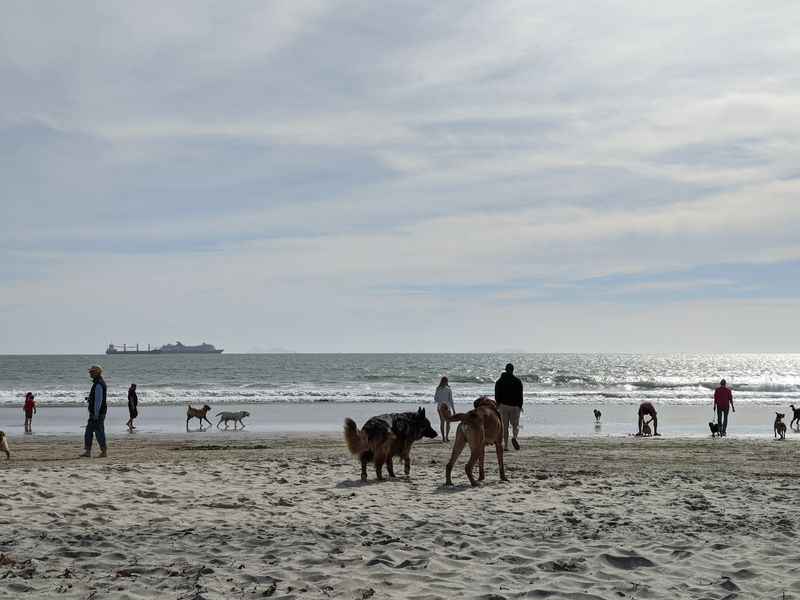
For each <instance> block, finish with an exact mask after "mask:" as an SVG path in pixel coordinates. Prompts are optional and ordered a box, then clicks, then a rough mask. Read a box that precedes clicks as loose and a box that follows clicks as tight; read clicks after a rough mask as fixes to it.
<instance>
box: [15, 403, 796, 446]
mask: <svg viewBox="0 0 800 600" xmlns="http://www.w3.org/2000/svg"><path fill="white" fill-rule="evenodd" d="M418 406H422V407H423V408H425V409H426V413H427V416H428V418H429V420H430V421H431V425H432V426H433V428H434V429H435V430H436V431H437V432H438V430H439V419H438V416H437V415H436V411H435V408H434V407H433V405H432V404H430V403H428V404H409V403H393V402H376V403H361V402H353V403H334V402H324V403H314V404H311V403H309V404H299V403H283V404H224V405H217V406H216V407H214V406H212V410H211V411H210V412H209V419H210V420H211V422H212V423H213V425H212V427H211V430H210V431H204V432H199V431H198V421H197V420H196V419H195V420H193V421H192V422H191V423H190V430H191V432H193V433H194V434H195V435H198V436H199V435H203V436H205V437H209V438H211V437H215V436H221V435H226V434H224V432H223V431H221V430H218V429H217V427H216V423H217V421H218V418H217V417H215V416H214V415H216V414H217V413H218V412H220V411H223V410H224V411H240V410H245V411H248V412H250V413H251V415H250V417H246V418H245V419H244V422H245V429H244V431H243V432H233V431H232V430H229V432H228V433H229V434H231V435H247V436H250V435H272V434H281V433H295V434H307V435H317V434H323V433H324V434H337V435H338V434H340V432H341V430H342V424H343V422H344V419H345V417H350V418H352V419H354V420H355V421H356V423H358V424H359V426H360V425H362V424H363V423H364V422H365V421H366V420H367V419H368V418H370V417H372V416H374V415H379V414H384V413H390V412H407V411H414V410H416V409H417V407H418ZM736 406H737V411H736V412H735V413H731V414H730V417H729V426H728V434H729V437H730V438H761V439H768V438H769V439H771V438H772V436H773V422H774V419H775V412H776V409H779V410H781V411H783V412H784V413H785V414H786V418H785V419H784V422H785V423H786V425H787V440H791V439H795V438H796V439H800V433H798V432H796V431H793V430H789V429H788V425H789V423H790V421H791V417H792V413H791V410H790V409H789V407H788V406H786V407H779V406H773V405H752V404H737V405H736ZM471 407H472V406H471V404H468V403H461V402H456V410H457V411H459V412H465V411H467V410H469V409H470V408H471ZM595 407H597V408H599V409H600V410H601V411H602V413H603V416H602V419H601V424H600V425H599V427H597V426H596V424H595V420H594V416H593V414H592V409H593V408H595ZM656 408H657V410H658V413H659V432H660V433H661V434H662V436H665V437H670V438H691V439H695V438H706V437H708V438H710V436H711V432H710V430H709V429H708V425H707V423H708V422H709V421H712V420H716V417H715V415H714V413H713V412H712V410H711V403H710V402H709V403H708V404H707V405H705V406H701V405H670V404H663V405H662V404H656ZM636 409H637V407H636V406H632V405H619V404H600V403H595V404H587V405H578V404H559V405H556V404H526V405H525V411H524V412H523V413H522V415H521V419H520V426H521V430H520V437H522V438H528V437H554V438H564V439H572V438H604V437H611V438H624V437H628V436H629V435H631V434H633V433H635V431H636V419H637V416H636ZM139 414H140V417H139V418H138V419H137V420H136V427H137V429H136V432H135V433H133V434H130V433H128V431H127V428H126V427H125V422H126V421H127V419H128V411H127V408H124V407H116V406H110V407H109V412H108V416H107V417H106V432H107V434H108V435H110V436H111V437H112V438H118V437H127V436H130V435H133V436H143V435H150V434H163V435H173V436H179V435H186V405H160V406H152V405H141V404H140V406H139ZM86 418H87V413H86V408H85V406H70V407H65V406H40V407H39V411H38V412H37V414H36V415H35V416H34V418H33V431H34V433H33V436H34V437H35V436H37V435H56V436H58V435H63V436H69V435H79V434H82V432H83V428H84V426H85V425H86ZM22 426H23V414H22V409H21V407H7V406H6V407H0V430H3V431H5V433H6V434H7V435H8V436H9V438H10V439H12V440H15V439H18V438H21V437H29V436H26V435H25V434H24V433H23V427H22ZM205 427H206V428H208V424H205Z"/></svg>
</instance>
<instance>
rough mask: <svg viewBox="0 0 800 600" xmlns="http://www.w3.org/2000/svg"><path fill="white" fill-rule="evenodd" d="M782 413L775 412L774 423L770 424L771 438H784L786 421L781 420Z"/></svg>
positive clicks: (783, 415)
mask: <svg viewBox="0 0 800 600" xmlns="http://www.w3.org/2000/svg"><path fill="white" fill-rule="evenodd" d="M785 416H786V415H785V414H784V413H779V412H776V413H775V424H774V425H773V426H772V430H773V438H776V437H778V436H780V439H782V440H785V439H786V423H784V422H783V417H785Z"/></svg>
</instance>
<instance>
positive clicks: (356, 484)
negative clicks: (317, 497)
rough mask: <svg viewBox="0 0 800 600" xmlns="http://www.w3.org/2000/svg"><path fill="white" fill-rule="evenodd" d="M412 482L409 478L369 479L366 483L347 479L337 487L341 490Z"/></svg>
mask: <svg viewBox="0 0 800 600" xmlns="http://www.w3.org/2000/svg"><path fill="white" fill-rule="evenodd" d="M410 481H411V479H410V478H408V477H394V478H392V477H386V478H385V479H367V480H366V481H362V480H361V479H345V480H344V481H340V482H339V483H337V484H336V487H337V488H339V489H351V488H362V487H368V486H371V485H381V484H383V485H385V484H392V483H409V482H410Z"/></svg>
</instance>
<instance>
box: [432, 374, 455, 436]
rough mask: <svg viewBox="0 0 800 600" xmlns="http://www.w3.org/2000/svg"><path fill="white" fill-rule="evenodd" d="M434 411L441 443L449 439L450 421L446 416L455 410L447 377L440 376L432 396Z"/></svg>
mask: <svg viewBox="0 0 800 600" xmlns="http://www.w3.org/2000/svg"><path fill="white" fill-rule="evenodd" d="M433 401H434V402H435V403H436V412H438V413H439V428H440V430H441V432H442V443H444V442H449V441H450V421H448V420H447V418H448V417H449V416H450V415H452V414H453V413H455V412H456V408H455V405H454V404H453V392H452V391H451V390H450V385H448V380H447V377H442V380H441V381H440V382H439V385H438V386H437V387H436V393H435V394H434V396H433Z"/></svg>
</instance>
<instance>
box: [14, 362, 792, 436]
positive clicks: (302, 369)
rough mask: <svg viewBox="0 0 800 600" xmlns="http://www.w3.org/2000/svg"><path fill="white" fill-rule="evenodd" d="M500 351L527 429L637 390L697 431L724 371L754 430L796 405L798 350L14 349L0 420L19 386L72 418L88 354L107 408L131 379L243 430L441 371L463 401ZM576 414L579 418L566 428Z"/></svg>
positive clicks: (323, 421)
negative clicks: (245, 415)
mask: <svg viewBox="0 0 800 600" xmlns="http://www.w3.org/2000/svg"><path fill="white" fill-rule="evenodd" d="M507 362H512V363H514V365H515V367H516V369H515V373H516V374H517V375H518V376H519V377H520V378H521V379H522V381H523V383H524V386H525V405H526V412H525V415H523V428H524V429H525V430H526V432H527V433H528V434H531V433H542V434H553V435H560V434H564V435H580V434H582V433H584V432H585V433H587V434H594V433H597V431H596V430H595V429H594V428H593V427H589V422H588V421H586V419H584V417H583V415H585V414H586V413H587V412H588V413H591V410H590V407H591V408H595V407H596V408H600V409H601V410H603V412H604V413H605V414H606V415H608V416H609V417H610V416H612V415H619V423H620V425H619V427H618V428H615V427H614V426H613V425H612V423H611V422H608V423H607V424H606V425H605V428H604V429H603V432H604V433H614V432H617V433H622V432H625V431H628V430H630V424H629V421H630V418H629V415H630V414H631V413H632V412H634V409H632V408H631V407H632V406H633V407H635V406H637V405H638V404H639V403H640V402H641V401H642V400H650V401H652V402H654V403H655V404H656V405H657V406H658V407H660V408H659V410H666V411H668V412H669V411H672V413H673V414H674V415H676V417H675V419H674V420H675V422H678V421H680V422H685V426H681V428H680V431H681V432H682V433H693V432H694V433H697V434H700V433H702V432H703V431H707V429H705V428H706V427H707V426H706V425H705V422H707V421H708V419H709V417H710V415H711V410H710V406H711V397H712V393H713V389H714V388H715V387H716V386H717V384H718V382H719V380H720V378H723V377H724V378H726V379H727V381H728V383H729V385H730V386H731V387H732V388H733V390H734V396H735V402H736V405H737V408H739V410H740V413H738V414H740V417H739V418H740V420H744V419H742V418H741V411H742V410H743V409H744V412H745V413H749V414H752V415H753V432H756V431H768V430H769V423H770V422H771V421H770V418H774V411H773V410H772V408H773V407H774V408H775V410H781V411H783V412H787V413H789V414H788V417H787V421H788V420H789V419H790V418H791V411H790V409H789V408H788V405H789V404H792V403H794V404H797V405H800V354H655V355H649V354H222V355H191V354H184V355H169V356H165V355H116V356H106V355H95V356H91V355H58V356H23V355H14V356H0V425H3V426H4V427H6V428H7V429H9V426H7V425H5V423H4V421H8V420H12V417H11V416H6V415H12V414H13V415H16V411H17V410H18V409H19V407H20V406H21V405H22V401H23V397H24V394H25V392H27V391H31V392H33V393H34V394H35V395H36V398H37V402H38V403H39V406H40V407H42V409H44V408H45V407H52V408H53V409H56V408H57V407H58V414H60V415H73V414H74V415H76V417H75V418H76V419H78V420H80V417H82V416H83V412H82V411H78V410H75V409H77V408H81V409H84V407H85V403H84V397H85V396H86V393H87V392H88V389H89V385H90V382H89V379H88V376H87V373H86V370H87V368H88V367H89V366H90V365H92V364H100V365H101V366H102V367H103V369H104V372H105V378H106V381H107V383H108V386H109V402H110V404H111V405H112V407H113V406H121V407H123V406H125V405H126V403H127V389H128V386H129V384H131V383H136V384H137V386H138V394H139V401H140V409H141V412H142V422H143V423H146V421H147V417H146V415H147V414H148V407H152V408H153V409H155V408H156V407H163V411H162V410H158V411H157V412H158V414H161V413H162V412H163V413H164V414H169V415H173V414H174V415H177V417H175V418H176V419H177V425H175V427H176V428H177V430H181V427H182V425H183V424H182V423H181V417H180V415H181V414H182V412H183V411H184V408H183V407H184V406H185V405H186V404H187V403H191V404H194V405H201V404H204V403H206V404H209V405H211V406H212V407H213V408H214V409H215V412H216V409H220V410H222V409H226V410H227V409H229V408H230V409H234V408H242V407H244V408H243V409H245V410H249V411H250V412H251V413H253V418H252V422H253V423H258V422H261V421H263V423H262V424H261V425H260V426H259V425H257V424H256V425H255V426H254V427H251V431H258V430H259V428H261V429H263V430H274V427H275V423H276V422H278V423H280V426H281V427H282V428H283V429H282V430H286V431H296V430H300V429H302V428H303V427H304V426H305V424H308V423H316V425H313V426H310V427H311V428H312V429H315V430H330V431H334V430H338V429H340V428H341V418H340V417H342V416H343V415H347V414H353V415H356V416H363V417H366V416H367V415H369V414H375V413H376V412H381V411H384V410H411V409H412V408H414V407H415V406H429V405H430V403H431V401H432V398H433V393H434V389H435V387H436V385H437V383H438V381H439V378H440V377H441V376H442V375H447V376H448V378H449V379H450V385H451V387H452V389H453V395H454V398H455V401H456V403H457V404H463V405H467V404H468V403H470V402H471V401H472V400H473V399H474V398H476V397H478V396H479V395H482V394H488V395H492V394H493V391H494V381H495V379H496V378H497V377H498V376H499V374H500V373H501V372H502V370H503V367H504V366H505V364H506V363H507ZM258 405H261V406H260V407H259V406H258ZM748 407H752V410H750V409H748ZM12 410H13V412H8V411H12ZM84 410H85V409H84ZM696 410H697V411H700V412H698V417H697V418H695V417H693V416H692V415H694V413H695V412H696ZM46 412H47V411H45V410H41V411H40V413H42V414H43V415H44V414H45V413H46ZM50 412H51V414H56V413H55V412H54V411H53V410H51V411H50ZM124 413H126V411H125V410H124V409H120V410H119V414H120V415H123V414H124ZM150 414H151V415H153V414H156V412H153V410H150ZM678 414H680V415H681V417H680V418H678V416H677V415H678ZM257 415H264V418H263V419H260V418H259V417H258V416H257ZM268 415H271V416H268ZM293 415H295V416H293ZM276 416H279V418H277V419H276V418H275V417H276ZM172 418H173V417H170V419H172ZM126 419H127V416H126V417H125V419H122V422H124V420H126ZM576 419H577V421H578V422H579V423H583V422H584V421H586V427H583V426H581V427H580V428H576V427H574V426H573V425H572V424H573V423H574V422H575V421H576ZM698 419H699V420H698ZM16 420H18V419H17V417H16V416H14V417H13V421H14V422H15V421H16ZM39 420H40V421H41V419H39ZM68 420H69V421H72V418H71V417H70V418H69V419H68ZM662 421H663V419H662ZM41 422H42V423H44V421H41ZM548 423H549V425H548ZM562 425H563V426H562ZM20 426H21V424H20ZM154 426H155V424H154ZM13 427H16V425H15V424H14V423H12V427H11V432H12V433H14V431H15V430H14V429H13ZM69 427H70V428H71V427H72V425H70V426H69ZM159 427H161V426H160V425H159ZM661 427H662V429H663V428H664V427H665V424H662V425H661ZM264 428H266V429H264ZM270 428H273V429H270ZM56 429H57V427H56ZM584 430H585V431H584ZM158 431H164V432H168V431H172V428H171V427H167V428H161V429H158ZM53 432H56V430H55V429H54V430H53Z"/></svg>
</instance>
